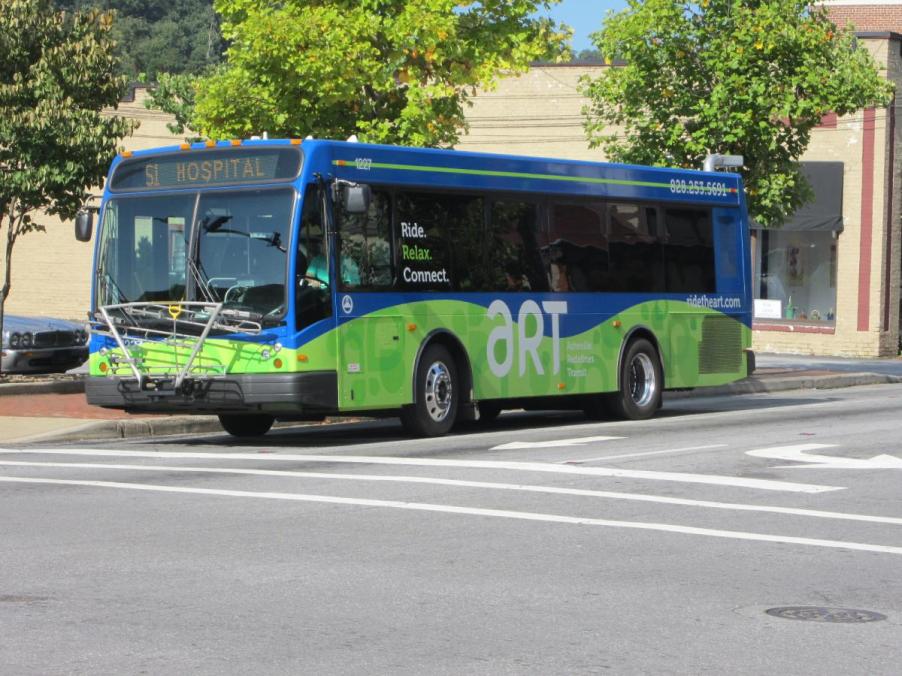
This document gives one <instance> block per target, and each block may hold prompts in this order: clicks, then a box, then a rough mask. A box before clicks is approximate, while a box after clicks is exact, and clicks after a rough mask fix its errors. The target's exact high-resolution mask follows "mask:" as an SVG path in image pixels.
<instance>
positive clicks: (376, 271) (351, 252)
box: [338, 190, 392, 290]
mask: <svg viewBox="0 0 902 676" xmlns="http://www.w3.org/2000/svg"><path fill="white" fill-rule="evenodd" d="M338 234H339V266H340V268H341V286H342V288H343V289H347V290H362V289H376V290H378V289H387V288H389V287H391V283H392V255H391V253H392V244H391V196H390V195H389V194H388V193H387V192H384V191H379V190H376V191H373V199H372V201H371V202H370V206H369V209H368V210H367V213H365V214H350V213H347V212H346V211H344V210H343V209H340V210H339V214H338Z"/></svg>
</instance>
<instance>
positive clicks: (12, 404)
mask: <svg viewBox="0 0 902 676" xmlns="http://www.w3.org/2000/svg"><path fill="white" fill-rule="evenodd" d="M806 362H807V363H806ZM810 362H811V359H810V358H801V357H800V358H798V359H797V360H795V361H793V358H791V357H787V356H783V355H781V356H780V357H769V356H768V355H763V356H762V358H761V359H760V360H759V364H761V365H760V367H759V368H758V370H757V371H756V372H755V374H754V375H753V376H752V377H751V378H747V379H745V380H741V381H739V382H736V383H732V384H730V385H725V386H723V387H715V388H706V389H699V390H695V391H692V392H672V393H668V394H665V401H666V400H667V399H679V398H685V397H710V396H724V395H737V394H753V393H760V392H783V391H789V390H809V389H834V388H842V387H854V386H858V385H877V384H889V383H902V362H900V361H898V360H887V362H886V364H887V368H881V369H879V370H880V371H882V372H880V373H874V372H869V371H868V370H865V369H867V367H868V366H869V365H870V364H871V362H864V361H862V362H860V363H859V364H858V365H859V367H860V368H861V369H862V370H861V371H856V370H855V369H854V368H852V366H854V365H856V363H855V362H854V361H852V360H846V361H844V362H843V364H842V365H833V364H830V365H827V364H825V366H829V367H828V368H811V366H812V365H813V364H811V363H810ZM771 364H779V365H771ZM791 364H795V365H791ZM817 365H818V366H820V365H821V364H820V363H819V364H817ZM874 370H878V369H874ZM83 389H84V388H83V383H81V382H78V381H72V380H71V379H69V380H64V381H59V382H53V381H44V382H41V381H37V382H33V383H22V382H18V383H14V384H2V385H0V443H11V442H13V443H32V442H39V441H46V442H49V441H53V442H63V441H92V440H102V439H107V440H109V439H125V438H135V437H158V436H167V435H172V434H205V433H210V432H222V427H221V426H220V425H219V421H218V420H217V418H216V416H211V415H199V416H173V415H131V414H128V413H123V412H122V411H114V410H108V409H102V408H97V407H95V406H89V405H88V404H87V403H86V401H85V396H84V393H83Z"/></svg>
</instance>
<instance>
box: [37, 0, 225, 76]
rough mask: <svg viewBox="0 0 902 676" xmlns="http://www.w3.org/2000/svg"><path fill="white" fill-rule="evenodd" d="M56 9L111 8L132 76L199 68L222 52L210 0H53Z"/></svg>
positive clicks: (123, 57) (121, 52)
mask: <svg viewBox="0 0 902 676" xmlns="http://www.w3.org/2000/svg"><path fill="white" fill-rule="evenodd" d="M54 4H55V5H56V6H57V8H58V9H65V10H80V9H81V10H84V9H89V8H98V9H102V10H104V11H114V12H115V20H114V22H113V31H112V36H113V38H114V39H115V41H116V43H117V45H116V53H117V55H118V56H119V59H120V62H121V69H122V71H121V72H123V73H124V74H126V75H127V76H128V77H129V79H131V80H133V81H134V80H143V79H144V77H147V78H149V80H150V81H155V80H156V79H157V77H158V75H159V74H160V73H175V74H180V73H192V74H198V73H201V72H203V71H204V70H205V69H206V68H208V67H209V66H211V65H213V64H216V63H218V62H219V61H220V59H221V57H222V52H223V48H224V46H223V42H222V36H221V35H220V32H219V21H218V19H217V17H216V13H215V12H214V11H213V0H55V3H54Z"/></svg>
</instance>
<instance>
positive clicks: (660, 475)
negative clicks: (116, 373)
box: [0, 448, 843, 493]
mask: <svg viewBox="0 0 902 676" xmlns="http://www.w3.org/2000/svg"><path fill="white" fill-rule="evenodd" d="M7 453H9V454H32V455H37V454H40V455H94V456H106V457H124V458H176V459H182V460H184V459H195V460H196V459H206V460H223V459H228V460H255V461H257V462H289V461H291V462H326V463H332V464H338V463H349V464H367V465H412V466H418V467H450V468H455V469H501V470H513V471H521V472H547V473H549V474H576V475H580V476H603V477H619V478H626V479H644V480H649V481H676V482H681V483H693V484H707V485H711V486H731V487H734V488H752V489H757V490H765V491H787V492H790V493H824V492H827V491H837V490H843V487H840V486H821V485H817V484H802V483H795V482H790V481H771V480H768V479H745V478H742V477H732V476H717V475H712V474H685V473H682V472H652V471H646V470H629V469H610V468H607V467H582V466H578V465H558V464H552V463H542V462H507V461H496V460H443V459H439V458H391V457H388V458H385V457H379V456H372V457H370V456H360V455H298V454H292V453H283V454H272V455H269V454H260V453H198V452H187V451H118V450H107V449H69V448H66V449H63V448H44V449H39V448H24V449H0V454H7Z"/></svg>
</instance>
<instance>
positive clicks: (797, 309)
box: [755, 230, 837, 322]
mask: <svg viewBox="0 0 902 676" xmlns="http://www.w3.org/2000/svg"><path fill="white" fill-rule="evenodd" d="M836 245H837V239H836V236H835V235H834V233H833V232H831V231H813V232H812V231H808V232H805V231H788V232H787V231H781V230H759V231H758V232H757V246H756V256H755V258H756V260H755V320H756V321H767V320H780V321H785V320H795V321H803V322H833V321H834V320H835V319H836Z"/></svg>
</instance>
